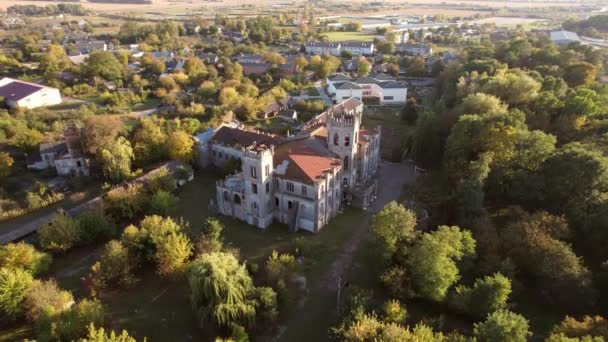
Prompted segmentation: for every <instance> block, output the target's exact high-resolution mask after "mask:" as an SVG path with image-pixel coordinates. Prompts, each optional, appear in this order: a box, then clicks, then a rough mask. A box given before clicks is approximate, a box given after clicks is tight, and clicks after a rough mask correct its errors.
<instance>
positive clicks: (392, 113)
mask: <svg viewBox="0 0 608 342" xmlns="http://www.w3.org/2000/svg"><path fill="white" fill-rule="evenodd" d="M400 110H401V107H369V106H368V107H365V111H364V113H363V126H365V127H366V128H375V127H377V126H378V125H380V126H381V127H382V137H381V138H380V139H381V145H380V153H381V155H382V159H384V160H390V161H393V162H396V161H399V160H400V158H401V156H402V155H403V152H405V150H406V148H408V147H410V146H409V145H410V141H411V140H412V139H413V136H414V132H415V129H416V126H415V125H409V124H408V123H407V122H406V121H404V120H403V119H401V115H400Z"/></svg>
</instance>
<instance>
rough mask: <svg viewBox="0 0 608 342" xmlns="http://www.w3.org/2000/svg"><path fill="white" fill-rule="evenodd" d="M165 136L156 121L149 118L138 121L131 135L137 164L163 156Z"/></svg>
mask: <svg viewBox="0 0 608 342" xmlns="http://www.w3.org/2000/svg"><path fill="white" fill-rule="evenodd" d="M166 140H167V136H166V135H165V134H164V133H163V131H162V130H161V127H160V125H159V124H158V123H156V122H154V121H152V120H151V119H149V118H143V119H141V120H140V121H139V126H138V128H137V129H136V130H135V134H134V136H133V155H134V156H135V161H136V162H137V164H138V165H142V166H143V165H147V164H151V163H154V162H158V161H161V160H163V159H164V158H165V154H166V151H165V141H166Z"/></svg>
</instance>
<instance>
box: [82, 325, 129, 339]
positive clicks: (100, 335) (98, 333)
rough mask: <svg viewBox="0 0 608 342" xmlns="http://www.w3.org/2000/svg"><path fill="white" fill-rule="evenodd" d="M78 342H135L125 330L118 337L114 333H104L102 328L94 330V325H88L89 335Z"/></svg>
mask: <svg viewBox="0 0 608 342" xmlns="http://www.w3.org/2000/svg"><path fill="white" fill-rule="evenodd" d="M79 342H137V341H136V340H135V338H133V337H131V336H129V333H128V332H127V331H126V330H123V331H122V332H121V333H120V335H117V334H116V333H115V332H114V331H110V332H109V333H106V331H105V330H104V329H103V328H99V329H97V328H95V324H93V323H91V324H90V325H89V334H88V335H87V337H85V338H81V339H80V340H79Z"/></svg>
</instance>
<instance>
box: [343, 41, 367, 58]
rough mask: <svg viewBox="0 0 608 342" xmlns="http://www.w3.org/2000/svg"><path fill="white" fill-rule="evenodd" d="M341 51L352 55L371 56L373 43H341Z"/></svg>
mask: <svg viewBox="0 0 608 342" xmlns="http://www.w3.org/2000/svg"><path fill="white" fill-rule="evenodd" d="M342 51H348V52H350V53H352V54H353V55H373V54H374V43H372V42H343V43H342Z"/></svg>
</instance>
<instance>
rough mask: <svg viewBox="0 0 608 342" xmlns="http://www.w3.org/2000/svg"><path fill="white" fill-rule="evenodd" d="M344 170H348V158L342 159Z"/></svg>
mask: <svg viewBox="0 0 608 342" xmlns="http://www.w3.org/2000/svg"><path fill="white" fill-rule="evenodd" d="M344 170H348V156H346V157H344Z"/></svg>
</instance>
